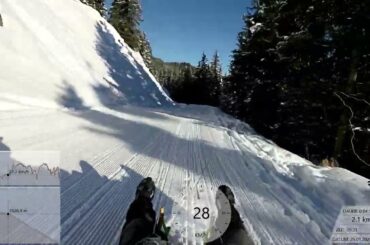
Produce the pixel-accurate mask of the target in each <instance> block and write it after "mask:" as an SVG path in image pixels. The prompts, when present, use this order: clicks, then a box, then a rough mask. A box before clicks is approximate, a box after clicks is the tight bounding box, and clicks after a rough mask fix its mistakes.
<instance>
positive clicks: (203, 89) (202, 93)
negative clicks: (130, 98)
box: [153, 53, 222, 106]
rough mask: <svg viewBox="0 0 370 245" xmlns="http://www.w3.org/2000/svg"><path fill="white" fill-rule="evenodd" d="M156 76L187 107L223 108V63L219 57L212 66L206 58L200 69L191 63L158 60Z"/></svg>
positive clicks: (199, 65)
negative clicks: (220, 95) (219, 105)
mask: <svg viewBox="0 0 370 245" xmlns="http://www.w3.org/2000/svg"><path fill="white" fill-rule="evenodd" d="M153 64H154V65H153V71H154V75H155V76H156V78H157V79H158V81H159V82H160V83H161V84H162V86H164V87H165V88H166V89H167V91H168V92H169V93H170V96H171V97H172V99H174V100H175V101H177V102H181V103H187V104H205V105H214V106H217V105H218V104H219V93H220V84H221V81H222V74H221V63H220V60H219V57H218V54H217V53H216V54H215V56H214V58H213V61H212V62H211V63H210V64H209V63H208V60H207V57H206V55H205V54H203V55H202V59H201V61H200V62H199V64H198V66H197V67H194V66H192V65H190V64H188V63H175V62H167V63H166V62H163V61H162V60H160V59H157V58H155V59H154V62H153Z"/></svg>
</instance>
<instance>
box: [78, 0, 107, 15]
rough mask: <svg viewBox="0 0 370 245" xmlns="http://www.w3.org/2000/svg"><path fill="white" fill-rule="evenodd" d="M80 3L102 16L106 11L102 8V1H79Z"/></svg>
mask: <svg viewBox="0 0 370 245" xmlns="http://www.w3.org/2000/svg"><path fill="white" fill-rule="evenodd" d="M81 2H82V3H84V4H86V5H89V6H90V7H93V8H94V9H96V10H97V11H98V12H99V13H100V14H101V15H102V16H104V15H105V13H106V9H105V6H104V0H81Z"/></svg>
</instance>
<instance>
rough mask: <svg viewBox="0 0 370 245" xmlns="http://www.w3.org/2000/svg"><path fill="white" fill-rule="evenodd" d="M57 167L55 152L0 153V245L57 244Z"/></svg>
mask: <svg viewBox="0 0 370 245" xmlns="http://www.w3.org/2000/svg"><path fill="white" fill-rule="evenodd" d="M59 164H60V154H59V152H54V151H32V152H26V151H12V152H5V151H2V152H0V244H59V243H60V180H59Z"/></svg>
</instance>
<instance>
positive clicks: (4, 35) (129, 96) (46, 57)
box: [0, 0, 170, 109]
mask: <svg viewBox="0 0 370 245" xmlns="http://www.w3.org/2000/svg"><path fill="white" fill-rule="evenodd" d="M0 14H1V16H2V19H3V24H4V26H3V27H0V57H1V59H0V69H1V73H0V98H1V104H0V109H1V108H4V107H5V108H9V106H10V104H11V105H12V106H13V107H14V106H17V104H20V103H22V104H27V105H31V106H32V105H36V106H43V107H52V108H55V107H58V106H60V105H62V106H67V107H95V106H100V105H102V104H107V103H109V104H112V103H116V102H117V100H119V102H121V103H126V104H135V105H151V106H152V105H160V104H167V103H169V102H170V99H169V98H168V97H167V95H165V93H164V92H163V90H162V88H161V87H160V86H159V85H158V84H157V83H156V82H155V79H154V78H153V76H152V75H151V74H150V73H149V72H148V69H147V68H146V67H145V66H144V65H143V61H142V58H141V56H140V55H138V54H137V53H135V52H133V51H132V50H131V49H130V48H129V47H128V46H127V45H126V44H125V43H124V42H123V40H122V39H121V38H120V36H119V35H118V33H117V32H116V31H115V30H114V29H113V28H112V26H111V25H110V24H108V23H107V22H106V21H105V20H104V19H103V18H102V17H101V16H100V15H99V14H98V13H97V12H96V11H95V10H93V9H92V8H90V7H88V6H86V5H84V4H82V3H80V1H73V0H67V1H65V0H52V1H46V0H32V1H24V0H2V1H1V2H0ZM117 94H118V95H120V96H119V98H117V96H115V95H117ZM113 97H114V98H115V100H116V101H112V98H113ZM5 104H6V105H5Z"/></svg>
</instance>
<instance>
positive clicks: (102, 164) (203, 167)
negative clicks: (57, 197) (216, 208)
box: [0, 0, 370, 245]
mask: <svg viewBox="0 0 370 245" xmlns="http://www.w3.org/2000/svg"><path fill="white" fill-rule="evenodd" d="M0 14H1V15H2V16H3V20H4V27H0V57H1V60H0V105H1V107H0V108H1V110H0V150H11V151H16V150H57V151H60V152H61V156H62V161H61V162H62V163H61V166H60V167H61V172H62V173H61V224H62V234H61V239H62V244H99V245H100V244H117V241H118V238H119V235H120V230H121V228H122V225H123V222H124V217H125V213H126V212H127V208H128V205H129V203H130V202H131V201H132V198H133V196H134V191H135V187H136V185H137V184H138V183H139V182H140V180H141V179H142V178H143V177H145V176H152V177H153V179H154V180H155V182H156V186H157V188H158V191H157V193H156V196H155V199H154V207H155V209H156V210H158V208H159V207H161V206H164V207H166V210H167V212H168V213H167V214H170V213H172V212H171V211H172V209H173V208H174V206H175V205H174V203H175V202H176V201H178V198H179V193H180V192H181V190H183V188H187V187H188V186H189V184H190V185H193V184H195V183H199V180H201V183H202V184H203V186H205V187H206V188H207V189H212V188H213V189H216V188H217V186H218V185H220V184H227V185H229V186H230V187H231V188H232V189H233V191H234V192H235V194H236V198H237V206H238V207H237V208H238V210H239V211H240V212H241V214H242V216H243V220H244V222H245V225H246V227H247V229H248V231H249V233H250V236H251V237H252V238H253V239H254V240H255V243H256V244H281V245H285V244H307V245H312V244H328V243H329V238H330V235H331V232H332V229H333V227H334V223H335V220H336V218H337V216H338V214H339V212H340V209H341V208H342V206H344V205H367V204H369V203H370V189H369V187H368V186H367V180H366V179H365V178H363V177H360V176H358V175H356V174H353V173H351V172H349V171H347V170H344V169H339V168H338V169H332V168H320V167H317V166H314V165H313V164H311V163H310V162H308V161H306V160H304V159H302V158H300V157H298V156H296V155H294V154H292V153H290V152H288V151H285V150H284V149H281V148H280V147H278V146H276V145H275V144H273V143H272V142H270V141H268V140H266V139H264V138H263V137H261V136H259V135H257V134H256V133H255V132H254V131H253V129H251V128H250V127H249V126H248V125H247V124H244V123H242V122H240V121H237V120H235V119H234V118H231V117H230V116H228V115H225V114H223V113H222V112H220V111H219V110H217V109H215V108H211V107H207V106H183V105H177V106H168V107H167V106H162V107H141V106H138V105H151V106H152V105H158V103H161V104H162V105H165V104H171V102H170V100H169V99H168V98H167V97H166V95H164V94H163V92H162V90H161V88H160V87H159V86H158V85H157V84H156V83H155V81H154V79H153V77H152V76H151V75H150V74H149V73H147V69H146V68H145V67H144V66H143V65H142V61H141V59H140V57H138V56H137V55H136V54H135V53H133V52H132V51H131V50H130V49H129V48H127V46H126V45H125V44H124V43H123V40H121V39H120V38H119V37H118V36H117V34H116V32H115V31H114V30H113V29H112V28H111V27H110V26H109V25H108V24H107V23H106V22H105V21H104V20H103V19H101V18H100V16H99V15H98V14H97V13H96V12H95V11H94V10H92V9H90V8H89V7H86V6H84V5H82V4H80V3H79V1H73V0H32V1H27V0H1V1H0ZM120 42H121V43H120ZM118 95H121V96H118ZM121 102H122V103H124V104H126V106H120V103H121ZM107 105H110V106H107ZM134 105H135V106H134ZM61 107H69V108H74V110H60V109H59V108H61ZM89 107H90V108H89ZM12 157H14V158H15V159H16V156H13V155H12ZM205 194H206V195H209V198H208V197H207V198H208V199H211V195H213V193H211V192H205ZM0 198H2V197H0ZM190 200H192V199H190ZM187 204H189V203H187ZM193 204H194V203H193ZM177 208H179V207H177ZM180 208H182V209H183V210H185V211H186V212H189V213H190V212H192V210H191V209H190V208H189V206H188V205H182V206H180ZM166 219H167V220H168V224H169V225H171V224H172V225H174V224H175V223H176V221H178V222H177V223H180V224H185V223H184V222H183V220H182V219H181V217H177V216H170V215H167V216H166ZM188 228H189V230H188V231H189V234H192V233H191V229H190V228H191V227H188ZM183 243H188V244H194V243H193V240H192V238H191V237H190V238H189V239H188V240H187V241H183Z"/></svg>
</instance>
